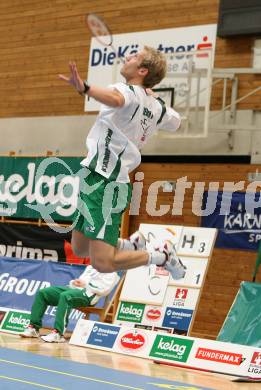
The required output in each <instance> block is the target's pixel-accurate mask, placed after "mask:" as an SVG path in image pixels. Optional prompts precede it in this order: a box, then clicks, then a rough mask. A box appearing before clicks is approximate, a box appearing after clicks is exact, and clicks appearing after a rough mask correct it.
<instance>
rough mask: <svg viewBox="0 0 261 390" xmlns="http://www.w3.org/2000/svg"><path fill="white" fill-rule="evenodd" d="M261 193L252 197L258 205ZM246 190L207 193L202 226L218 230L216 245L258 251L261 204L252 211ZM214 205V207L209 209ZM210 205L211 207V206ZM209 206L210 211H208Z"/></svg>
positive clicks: (260, 235)
mask: <svg viewBox="0 0 261 390" xmlns="http://www.w3.org/2000/svg"><path fill="white" fill-rule="evenodd" d="M259 198H260V193H256V194H254V196H253V199H254V201H255V202H256V204H258V201H259ZM245 202H246V193H245V192H230V193H229V192H222V191H219V192H210V191H206V192H204V196H203V206H202V210H205V212H204V213H205V214H208V213H209V215H205V216H202V219H201V226H202V227H211V228H217V229H218V236H217V240H216V244H215V246H216V247H217V248H230V249H243V250H253V251H257V249H258V246H259V242H260V240H261V207H256V208H254V212H253V213H250V212H249V211H248V210H247V208H246V204H245ZM213 204H215V209H214V210H210V208H211V207H212V206H213ZM210 206H211V207H210ZM208 208H209V212H207V210H208Z"/></svg>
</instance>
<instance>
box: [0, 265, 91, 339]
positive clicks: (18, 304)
mask: <svg viewBox="0 0 261 390" xmlns="http://www.w3.org/2000/svg"><path fill="white" fill-rule="evenodd" d="M84 269H85V266H83V265H70V264H64V263H54V262H52V261H49V262H47V261H38V260H15V259H8V258H0V307H1V312H0V319H1V321H0V322H1V324H0V329H3V330H6V331H8V330H9V331H19V329H20V328H19V326H20V325H21V329H20V331H22V328H23V325H25V324H26V322H28V319H29V313H28V312H30V310H31V306H32V303H33V300H34V296H35V294H36V292H37V291H38V290H39V289H40V288H44V287H49V286H50V285H67V284H68V283H69V281H70V280H71V279H76V278H78V277H79V275H80V274H81V273H82V272H83V270H84ZM5 308H6V310H5ZM19 310H21V312H19ZM23 311H27V313H23ZM54 315H55V308H51V307H49V306H48V308H47V311H46V314H45V316H44V321H43V324H44V326H46V327H52V326H53V321H54ZM81 316H82V315H81V314H80V313H79V312H77V311H76V310H72V312H71V315H70V326H69V329H72V328H73V327H74V326H75V323H76V320H77V319H78V318H80V317H81Z"/></svg>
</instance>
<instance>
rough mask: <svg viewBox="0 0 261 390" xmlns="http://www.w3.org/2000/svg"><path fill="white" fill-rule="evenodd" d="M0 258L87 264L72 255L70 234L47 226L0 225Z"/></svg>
mask: <svg viewBox="0 0 261 390" xmlns="http://www.w3.org/2000/svg"><path fill="white" fill-rule="evenodd" d="M0 256H5V257H15V258H18V259H37V260H52V261H62V262H67V263H77V264H83V263H84V264H87V263H89V261H88V259H83V258H79V257H77V256H75V255H74V253H73V251H72V247H71V232H68V233H59V232H56V231H54V230H53V229H51V228H49V227H48V226H36V225H29V224H16V223H2V224H0Z"/></svg>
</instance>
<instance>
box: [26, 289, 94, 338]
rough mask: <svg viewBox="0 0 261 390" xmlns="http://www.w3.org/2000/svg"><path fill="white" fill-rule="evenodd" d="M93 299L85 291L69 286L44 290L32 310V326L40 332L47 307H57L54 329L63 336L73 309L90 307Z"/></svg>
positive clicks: (38, 293)
mask: <svg viewBox="0 0 261 390" xmlns="http://www.w3.org/2000/svg"><path fill="white" fill-rule="evenodd" d="M92 298H93V295H92V296H91V297H87V295H86V291H85V289H78V288H75V289H74V288H71V287H68V286H51V287H47V288H43V289H41V290H39V291H38V292H37V293H36V296H35V300H34V303H33V306H32V309H31V319H30V324H31V325H33V326H34V327H35V329H37V330H39V329H40V328H41V327H42V318H43V316H44V313H45V310H46V309H47V306H48V305H50V306H57V310H56V315H55V322H54V329H56V330H58V332H59V333H60V334H63V333H64V332H65V329H66V327H67V324H68V320H69V314H70V311H71V309H72V308H77V307H81V306H89V305H90V302H91V300H92Z"/></svg>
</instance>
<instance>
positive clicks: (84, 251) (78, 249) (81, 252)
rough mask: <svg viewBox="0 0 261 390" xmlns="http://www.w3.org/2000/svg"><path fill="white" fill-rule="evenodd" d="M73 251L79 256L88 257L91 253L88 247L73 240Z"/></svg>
mask: <svg viewBox="0 0 261 390" xmlns="http://www.w3.org/2000/svg"><path fill="white" fill-rule="evenodd" d="M71 244H72V251H73V253H74V255H75V256H78V257H87V256H88V255H89V250H88V247H87V248H86V247H83V246H81V245H78V244H77V243H75V242H73V241H72V243H71Z"/></svg>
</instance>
